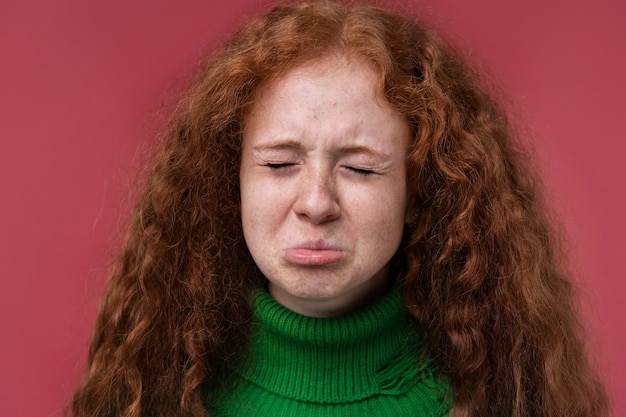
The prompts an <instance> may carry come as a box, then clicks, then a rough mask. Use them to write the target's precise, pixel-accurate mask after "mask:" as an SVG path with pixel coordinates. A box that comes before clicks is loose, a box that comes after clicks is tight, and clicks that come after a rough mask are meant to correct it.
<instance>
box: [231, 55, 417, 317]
mask: <svg viewBox="0 0 626 417" xmlns="http://www.w3.org/2000/svg"><path fill="white" fill-rule="evenodd" d="M376 81H377V76H376V73H375V72H374V71H373V70H372V69H371V68H370V67H369V66H368V65H367V64H366V63H364V62H362V61H360V60H355V59H349V58H346V57H343V56H334V57H330V58H327V59H323V60H317V61H313V62H309V63H306V64H303V65H301V66H298V67H296V68H295V69H292V70H290V71H288V72H287V73H286V74H284V75H282V76H280V77H278V79H276V80H273V81H271V82H269V83H266V84H265V85H263V86H262V87H261V88H260V90H259V91H258V95H257V99H256V101H255V103H254V104H253V106H252V109H251V112H250V114H249V116H248V118H247V120H246V125H245V132H244V137H243V148H242V158H241V169H240V184H241V216H242V224H243V231H244V236H245V240H246V244H247V246H248V249H249V250H250V253H251V254H252V257H253V258H254V261H255V262H256V264H257V266H258V267H259V269H260V270H261V272H262V273H263V274H264V275H265V277H266V278H267V279H268V286H269V291H270V294H271V295H272V296H273V297H274V298H275V299H276V300H277V301H278V302H280V303H281V304H283V305H285V306H286V307H288V308H290V309H292V310H294V311H297V312H300V313H302V314H306V315H311V316H321V317H323V316H333V315H339V314H344V313H346V312H349V311H352V310H355V309H357V308H360V307H362V306H363V305H365V304H367V303H369V302H370V301H372V300H373V299H375V298H377V297H378V296H379V295H381V294H382V293H383V292H384V291H385V289H386V288H387V285H388V283H389V266H388V265H389V261H390V259H391V258H392V257H393V255H394V254H395V252H396V251H397V249H398V246H399V244H400V240H401V238H402V230H403V227H404V222H405V212H406V200H407V197H406V166H405V159H406V155H407V151H408V146H409V138H410V135H411V133H410V128H409V125H408V123H407V121H406V120H405V119H404V118H403V117H402V116H401V115H400V114H399V113H397V112H396V111H394V110H393V109H392V108H391V107H390V106H389V105H388V104H387V103H386V102H385V101H384V99H383V98H382V94H380V92H379V91H378V90H377V84H376Z"/></svg>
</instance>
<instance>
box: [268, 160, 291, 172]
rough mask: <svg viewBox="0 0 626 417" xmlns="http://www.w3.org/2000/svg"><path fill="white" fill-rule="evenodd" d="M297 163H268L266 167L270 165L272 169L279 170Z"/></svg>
mask: <svg viewBox="0 0 626 417" xmlns="http://www.w3.org/2000/svg"><path fill="white" fill-rule="evenodd" d="M293 165H295V164H292V163H288V162H287V163H267V164H265V166H266V167H268V168H269V169H271V170H272V171H277V170H279V169H281V168H288V167H290V166H293Z"/></svg>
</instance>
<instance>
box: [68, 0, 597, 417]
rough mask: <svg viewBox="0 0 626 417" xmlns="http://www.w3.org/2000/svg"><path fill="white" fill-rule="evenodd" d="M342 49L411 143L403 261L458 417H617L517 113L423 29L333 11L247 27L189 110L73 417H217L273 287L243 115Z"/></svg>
mask: <svg viewBox="0 0 626 417" xmlns="http://www.w3.org/2000/svg"><path fill="white" fill-rule="evenodd" d="M331 52H332V53H342V54H347V55H348V56H354V57H359V58H362V59H365V60H367V61H368V62H369V63H371V65H372V67H373V68H374V69H375V71H376V72H377V73H378V75H379V83H380V91H381V92H382V94H383V96H384V97H385V99H386V100H387V101H388V102H389V103H390V104H391V106H393V108H395V109H396V110H397V111H398V112H400V113H401V114H402V115H404V116H405V117H406V119H407V120H408V121H409V123H410V125H411V126H412V129H413V132H414V140H413V142H412V148H411V151H410V155H409V157H408V168H407V180H408V184H409V185H408V187H409V190H408V192H409V196H410V208H409V210H410V215H411V217H412V219H413V220H412V221H411V222H409V224H408V225H407V228H406V231H405V235H404V238H403V243H402V245H401V249H400V251H399V253H398V254H397V256H396V258H397V260H398V262H399V263H400V264H401V265H402V266H403V268H404V270H405V275H404V277H403V279H402V291H403V297H404V301H405V304H406V306H407V308H408V309H409V311H410V313H411V314H412V315H413V316H415V317H416V319H418V320H419V321H420V322H421V323H423V324H424V325H425V327H426V328H427V329H428V343H429V346H430V349H431V351H432V352H433V354H434V355H436V356H437V358H438V359H439V360H440V361H441V363H442V364H443V366H444V369H445V371H446V372H447V373H448V374H449V375H450V378H451V381H452V384H453V386H454V392H455V397H454V405H453V410H452V415H453V416H456V417H461V416H462V417H470V416H477V415H480V416H512V417H526V416H568V417H573V416H580V417H583V416H586V417H590V416H605V415H607V413H608V411H607V408H608V406H607V399H606V396H605V393H604V390H603V388H602V385H601V384H600V383H599V382H598V379H597V377H596V375H595V373H594V372H593V370H592V369H591V367H590V366H589V363H588V360H587V358H586V352H585V343H584V334H583V331H582V326H581V325H580V322H579V319H578V315H577V313H576V310H575V308H574V307H575V294H574V293H573V286H572V284H571V282H570V280H569V279H568V278H567V276H566V275H565V273H564V267H563V265H562V263H563V262H562V260H561V259H562V258H561V256H560V254H559V252H558V242H556V241H555V239H554V238H553V237H552V236H553V233H552V231H551V229H550V226H549V222H548V220H547V218H546V215H545V212H546V211H545V209H544V208H543V206H542V203H541V199H540V196H539V195H538V191H537V188H538V187H537V185H536V181H535V179H534V176H533V175H532V170H530V169H528V168H527V166H526V165H527V164H526V162H525V161H526V158H524V157H523V154H522V153H521V152H519V150H517V148H516V146H515V144H514V142H513V133H512V129H510V128H509V127H508V126H507V120H506V117H505V114H504V113H503V111H501V110H500V109H499V108H498V106H497V104H496V103H495V102H494V100H493V99H492V97H491V96H490V95H489V94H488V93H487V92H486V90H485V88H483V87H482V86H481V84H480V83H479V81H477V80H478V78H477V77H476V76H475V75H474V74H473V73H472V71H471V70H470V69H469V68H468V66H467V65H466V64H465V61H464V59H463V58H462V57H461V56H460V55H458V54H457V53H455V52H454V49H453V48H451V47H450V46H448V45H447V44H446V43H445V42H444V41H442V40H441V39H440V38H439V37H438V36H437V35H436V34H435V33H434V32H433V31H431V30H430V29H428V27H427V26H425V25H424V24H423V23H421V22H420V21H419V20H418V19H415V18H413V17H407V16H405V15H400V14H394V13H390V12H388V11H385V10H382V9H379V8H376V7H372V6H361V5H356V6H347V5H344V4H341V3H335V2H332V1H319V2H310V3H308V2H307V3H301V4H297V5H293V6H278V7H276V8H274V9H273V10H271V11H270V12H268V13H267V14H265V15H264V16H262V17H260V18H258V19H257V20H254V21H252V22H251V23H249V24H248V25H246V26H245V27H244V28H243V29H242V30H241V31H239V32H238V33H237V34H236V35H235V36H234V37H233V38H232V40H231V41H230V42H229V43H228V44H227V45H226V46H225V48H224V50H223V51H222V52H220V53H219V54H217V55H215V56H213V57H212V58H211V59H210V60H209V62H208V64H207V65H206V67H205V68H204V69H203V70H202V71H201V72H200V74H199V75H198V77H197V78H196V80H195V81H194V82H193V84H192V86H191V88H190V89H189V91H188V93H187V94H186V95H185V96H184V97H183V98H182V100H181V102H180V103H179V105H178V106H177V108H176V111H175V112H174V115H173V117H172V119H171V122H170V124H169V129H168V131H167V132H166V140H165V141H164V143H163V145H162V148H161V150H160V152H159V153H158V155H156V157H155V160H154V163H153V164H152V166H151V168H150V170H149V173H148V175H147V179H146V183H145V187H144V189H143V191H142V194H141V196H140V199H139V202H138V204H137V206H136V208H135V210H134V213H133V216H132V220H131V224H130V227H129V231H128V235H127V238H126V240H125V244H124V247H123V250H122V252H121V254H120V256H119V260H118V262H117V264H116V266H115V268H114V270H113V272H112V276H111V279H110V282H109V284H108V287H107V290H106V292H105V296H104V299H103V303H102V306H101V309H100V312H99V315H98V319H97V323H96V330H95V335H94V337H93V341H92V345H91V349H90V354H89V369H88V373H87V376H86V378H85V381H84V383H83V384H82V386H81V387H80V388H79V389H78V390H77V392H76V394H75V396H74V399H73V403H72V412H73V415H74V416H75V417H82V416H90V417H94V416H128V417H131V416H132V417H139V416H153V415H160V416H207V415H208V411H207V407H205V404H206V401H210V394H207V390H206V389H205V385H206V384H207V382H208V381H214V380H216V379H218V378H219V376H220V375H224V373H228V372H229V370H230V368H231V367H232V366H233V364H234V363H235V360H236V358H237V354H238V353H240V352H241V349H235V348H234V347H240V346H245V340H246V335H247V331H248V327H247V322H248V320H249V318H250V314H251V312H250V308H249V303H248V299H247V293H248V290H249V288H250V287H251V285H254V284H253V283H255V282H259V281H260V280H262V277H260V274H259V272H258V270H257V269H256V267H255V265H254V262H253V261H252V259H251V257H250V254H249V253H248V250H247V248H246V245H245V242H244V239H243V234H242V230H241V221H240V212H239V205H240V202H239V183H238V181H239V176H238V171H239V159H240V149H241V137H242V130H243V128H244V126H243V123H244V122H245V119H246V114H247V111H248V110H249V108H250V105H251V103H253V102H254V99H255V92H256V91H257V89H258V86H259V85H260V84H261V83H264V82H267V81H268V80H270V79H272V78H275V77H279V76H280V75H281V74H283V73H284V72H285V71H287V70H289V69H290V68H292V67H294V66H295V65H297V64H299V63H302V62H305V61H306V60H310V59H315V58H318V57H320V56H321V55H323V54H327V53H331ZM208 392H209V393H210V392H211V390H210V389H209V390H208ZM207 396H208V399H207Z"/></svg>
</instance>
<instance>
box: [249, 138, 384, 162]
mask: <svg viewBox="0 0 626 417" xmlns="http://www.w3.org/2000/svg"><path fill="white" fill-rule="evenodd" d="M253 150H254V151H260V152H263V151H298V152H301V151H302V145H301V144H300V143H299V142H296V141H284V142H282V141H281V142H276V143H266V144H261V145H257V146H255V147H254V148H253ZM337 154H338V155H340V156H344V155H354V154H366V155H369V156H371V157H374V158H377V159H384V160H387V159H390V158H391V157H390V155H388V154H386V153H384V152H381V151H377V150H375V149H372V148H370V147H369V146H362V145H349V146H342V147H341V148H339V149H338V151H337Z"/></svg>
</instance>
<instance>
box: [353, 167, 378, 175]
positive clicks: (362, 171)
mask: <svg viewBox="0 0 626 417" xmlns="http://www.w3.org/2000/svg"><path fill="white" fill-rule="evenodd" d="M346 168H348V169H349V170H350V171H352V172H354V173H356V174H359V175H363V176H368V175H372V174H374V171H372V170H371V169H365V168H355V167H346Z"/></svg>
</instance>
